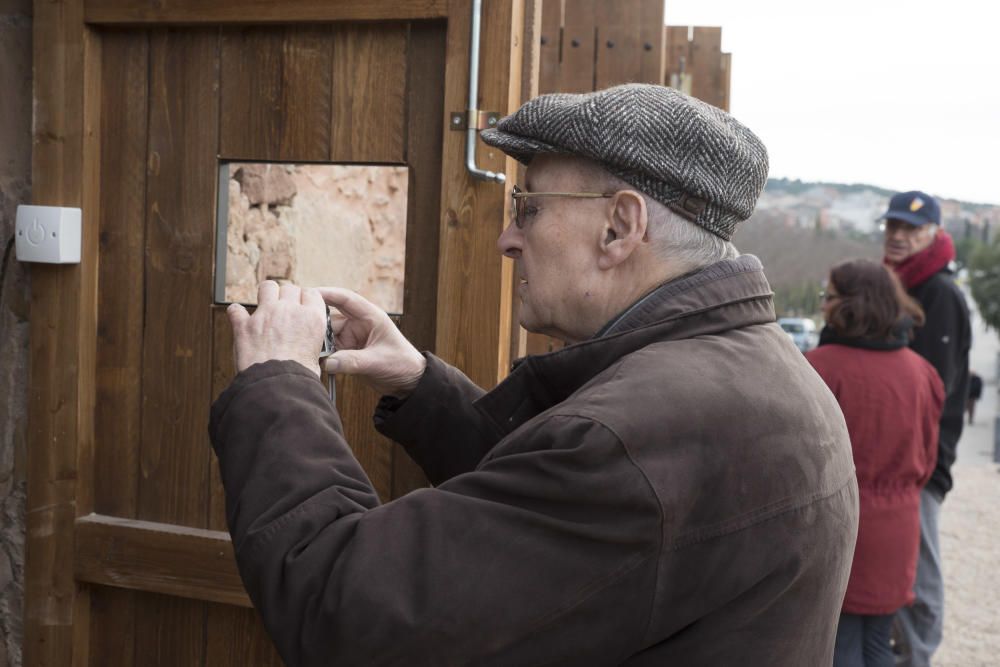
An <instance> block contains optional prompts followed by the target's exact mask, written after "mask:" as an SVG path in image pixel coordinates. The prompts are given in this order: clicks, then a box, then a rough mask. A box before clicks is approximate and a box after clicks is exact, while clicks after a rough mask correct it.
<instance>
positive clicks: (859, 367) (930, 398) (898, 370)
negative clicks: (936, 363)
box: [806, 259, 944, 667]
mask: <svg viewBox="0 0 1000 667" xmlns="http://www.w3.org/2000/svg"><path fill="white" fill-rule="evenodd" d="M822 308H823V316H824V318H825V319H826V327H824V329H823V331H822V332H821V334H820V341H819V347H817V348H816V349H814V350H812V351H810V352H808V353H806V358H807V359H808V360H809V362H810V363H811V364H812V365H813V368H815V369H816V371H817V372H818V373H819V374H820V376H821V377H822V378H823V380H825V381H826V384H827V385H828V386H829V387H830V390H831V391H832V392H833V394H834V395H835V396H836V397H837V400H838V401H839V403H840V407H841V409H842V410H843V411H844V418H845V420H846V421H847V430H848V431H849V432H850V435H851V447H852V449H853V451H854V466H855V468H856V470H857V475H858V488H859V491H860V497H861V516H860V520H859V525H858V542H857V546H856V548H855V550H854V563H853V565H852V567H851V577H850V580H849V582H848V584H847V593H846V595H845V597H844V605H843V609H842V610H841V615H840V624H839V626H838V628H837V641H836V648H835V650H834V666H835V667H848V666H850V667H854V666H865V667H875V666H877V667H881V666H882V665H887V666H888V665H893V664H894V659H893V655H892V648H891V646H890V634H891V628H892V618H893V615H894V614H895V612H896V610H897V609H899V608H900V607H902V606H904V605H907V604H910V603H911V602H912V601H913V581H914V577H915V575H916V568H917V552H918V549H919V544H920V491H921V489H922V488H923V487H924V484H926V483H927V480H928V479H929V478H930V476H931V473H932V472H933V471H934V466H935V464H936V462H937V440H938V420H939V419H940V416H941V408H942V404H943V402H944V385H943V384H942V382H941V378H940V377H938V374H937V371H935V370H934V367H933V366H931V365H930V364H929V363H928V362H927V361H925V360H924V359H923V358H922V357H920V355H918V354H917V353H915V352H913V351H912V350H910V349H909V348H908V347H907V340H908V334H909V331H910V329H911V328H912V327H913V326H919V325H921V324H923V318H924V315H923V311H922V310H921V308H920V305H919V304H918V303H917V302H916V301H914V300H913V299H912V298H911V297H909V296H908V295H907V294H906V292H905V291H904V290H903V287H902V285H901V284H900V282H899V279H898V278H897V277H896V276H895V275H894V274H893V273H892V271H890V270H888V269H887V268H886V267H885V266H883V265H881V264H878V263H876V262H872V261H869V260H864V259H858V260H850V261H847V262H843V263H841V264H838V265H836V266H834V267H833V269H831V270H830V277H829V280H828V281H827V289H826V293H825V295H824V300H823V306H822Z"/></svg>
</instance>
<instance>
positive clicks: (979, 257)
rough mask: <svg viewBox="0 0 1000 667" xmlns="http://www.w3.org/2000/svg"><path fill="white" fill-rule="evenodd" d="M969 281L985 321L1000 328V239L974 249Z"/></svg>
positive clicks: (973, 296) (970, 263)
mask: <svg viewBox="0 0 1000 667" xmlns="http://www.w3.org/2000/svg"><path fill="white" fill-rule="evenodd" d="M969 283H970V286H971V287H972V298H973V299H975V300H976V306H977V307H978V308H979V315H980V316H981V317H982V318H983V321H984V322H985V323H986V324H987V326H990V327H993V328H994V329H1000V240H995V241H994V242H993V243H991V244H989V245H986V244H981V245H979V246H978V247H977V248H975V249H974V250H973V251H972V257H971V259H970V262H969Z"/></svg>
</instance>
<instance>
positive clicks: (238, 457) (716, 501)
mask: <svg viewBox="0 0 1000 667" xmlns="http://www.w3.org/2000/svg"><path fill="white" fill-rule="evenodd" d="M483 140H484V141H486V142H487V143H489V144H492V145H494V146H498V147H500V148H501V149H502V150H504V151H506V152H507V153H508V154H510V155H512V156H514V157H515V158H517V159H519V160H521V161H523V162H525V163H526V164H528V169H527V176H526V181H525V183H524V184H523V185H524V190H523V191H522V190H521V189H520V188H518V189H515V191H514V192H513V197H514V200H513V204H512V208H513V212H514V215H513V220H512V222H511V224H510V225H509V226H508V227H507V229H506V230H505V231H504V232H503V234H502V235H501V236H500V239H499V242H498V245H499V247H500V250H501V251H502V252H503V253H505V254H506V255H507V256H509V257H511V258H513V259H514V260H515V262H516V264H517V270H518V274H519V276H520V278H521V282H520V285H519V287H518V291H519V296H520V298H521V301H522V307H521V311H520V312H521V318H522V319H521V321H522V323H523V324H524V326H525V327H526V328H528V329H529V330H532V331H540V332H545V333H548V334H551V335H554V336H560V337H561V338H563V339H565V340H566V341H568V342H569V343H572V344H571V345H569V346H567V347H566V348H564V349H562V350H560V351H557V352H553V353H551V354H547V355H542V356H537V357H529V358H527V359H525V360H523V361H522V362H521V363H520V364H518V365H517V366H516V368H515V369H514V370H513V371H512V373H511V374H510V376H509V377H508V378H507V379H506V380H505V381H504V382H503V383H501V384H500V385H499V386H498V387H496V388H495V389H494V390H493V391H491V392H489V393H485V392H484V391H483V390H482V389H480V388H478V387H476V386H474V385H473V384H472V382H471V381H470V380H469V379H468V378H466V377H465V376H464V375H462V373H461V372H459V371H458V370H457V369H455V368H452V367H450V366H448V365H447V364H445V363H444V362H443V361H441V360H440V359H438V358H436V357H435V356H434V355H432V354H420V353H418V352H417V351H416V350H415V349H413V347H412V346H410V345H409V343H407V341H406V340H405V339H404V338H403V337H402V335H401V334H400V333H399V332H398V331H397V330H396V329H395V327H394V326H393V325H392V323H391V322H390V320H389V319H388V317H387V316H386V315H385V314H384V313H382V312H381V311H379V310H378V309H377V308H375V307H374V306H372V305H371V304H370V303H368V302H366V301H364V300H363V299H361V298H360V297H358V296H357V295H354V294H352V293H350V292H347V291H345V290H341V289H323V290H319V291H314V290H306V291H302V290H299V289H298V288H296V287H293V286H283V287H281V288H280V289H279V288H278V286H277V285H274V284H273V283H271V284H269V283H265V284H264V285H262V287H261V290H260V306H259V307H258V309H257V311H256V312H255V314H254V315H253V316H252V317H251V316H249V315H247V313H246V311H244V310H243V309H242V308H241V307H239V306H233V307H232V308H231V310H230V317H231V320H232V322H233V326H234V330H235V335H236V352H237V360H238V367H239V370H240V373H239V375H238V376H237V378H236V379H235V380H234V381H233V384H232V385H231V386H230V387H229V389H227V391H226V392H225V393H224V394H223V395H222V396H221V397H220V398H219V400H218V402H217V403H216V405H215V406H213V410H212V422H211V426H210V429H211V434H212V441H213V444H214V447H215V449H216V452H217V453H218V456H219V461H220V467H221V470H222V475H223V481H224V483H225V487H226V496H227V508H228V515H229V525H230V529H231V531H232V535H233V542H234V544H235V550H236V557H237V559H238V561H239V565H240V571H241V573H242V575H243V578H244V582H245V583H246V587H247V590H248V591H249V593H250V596H251V598H252V599H253V601H254V603H255V605H256V607H257V608H258V609H259V610H260V613H261V615H262V616H263V619H264V622H265V625H266V626H267V628H268V630H269V631H270V633H271V635H272V636H273V638H274V640H275V642H276V643H277V645H278V647H279V650H280V651H281V654H282V656H283V657H284V658H285V660H286V661H287V663H288V664H289V665H291V666H297V665H329V664H336V665H397V664H398V665H503V666H516V665H542V664H545V665H583V666H588V667H589V666H595V665H688V666H691V665H695V666H696V665H731V664H741V665H769V666H774V665H788V666H795V667H801V666H802V665H810V666H814V665H824V664H826V665H829V664H830V663H831V660H832V654H833V640H834V634H835V630H836V625H837V618H838V615H839V612H840V605H841V601H842V599H843V595H844V590H845V587H846V584H847V578H848V574H849V570H850V563H851V555H852V552H853V548H854V541H855V534H856V527H857V516H858V514H857V513H858V506H857V484H856V481H855V476H854V468H853V464H852V460H851V450H850V444H849V441H848V435H847V431H846V427H845V425H844V419H843V416H842V415H841V412H840V409H839V408H838V406H837V403H836V401H835V400H834V398H833V396H832V395H831V394H830V393H829V392H828V391H827V389H826V387H825V386H824V384H823V382H822V380H820V379H819V377H818V376H817V375H816V374H815V373H814V372H813V371H812V370H811V369H810V368H809V366H808V364H807V363H806V361H805V360H804V359H803V358H802V355H801V354H800V353H799V352H798V350H797V349H796V348H795V347H794V346H793V345H792V343H791V341H789V340H788V337H787V336H786V335H785V334H784V332H782V330H781V329H780V328H779V327H778V326H777V325H776V324H775V318H774V311H773V305H772V301H771V290H770V288H769V286H768V284H767V281H766V280H765V278H764V275H763V273H762V270H761V265H760V263H759V262H758V260H757V259H756V258H754V257H752V256H744V257H739V256H738V253H737V252H736V250H735V248H734V247H733V246H732V245H731V244H730V237H731V235H732V233H733V230H734V228H735V226H736V224H737V223H738V222H740V221H741V220H744V219H745V218H747V217H749V216H750V214H751V212H752V210H753V206H754V203H755V201H756V198H757V196H758V195H759V193H760V190H761V189H762V188H763V186H764V182H765V179H766V175H767V157H766V152H765V150H764V147H763V145H762V144H761V143H760V141H759V140H758V139H757V138H756V137H755V136H754V135H753V134H752V133H751V132H750V131H749V130H747V129H746V128H745V127H743V126H742V125H740V124H739V123H738V122H736V121H735V120H734V119H733V118H731V117H730V116H729V115H728V114H726V113H724V112H722V111H720V110H718V109H716V108H714V107H710V106H708V105H706V104H704V103H701V102H699V101H697V100H694V99H692V98H689V97H687V96H685V95H682V94H681V93H678V92H676V91H674V90H671V89H667V88H662V87H657V86H641V85H630V86H623V87H618V88H612V89H609V90H606V91H602V92H598V93H593V94H588V95H548V96H543V97H540V98H537V99H535V100H532V101H531V102H528V103H527V104H525V105H524V106H523V107H522V108H521V109H520V110H518V111H517V112H516V113H515V114H513V115H512V116H510V117H508V118H506V119H504V120H502V121H501V122H500V124H499V126H498V128H497V129H496V130H495V131H488V132H484V133H483ZM321 297H322V298H321ZM324 299H325V301H326V302H327V303H328V304H331V305H333V306H335V307H336V308H337V309H338V310H339V311H340V315H339V316H336V317H335V322H334V328H335V330H336V331H337V333H338V335H337V338H338V342H339V343H340V345H341V346H342V348H343V349H342V350H341V351H339V352H337V353H336V354H334V355H333V356H332V357H331V358H330V359H329V361H327V362H326V364H327V369H328V370H330V371H335V372H341V373H355V374H359V375H361V376H363V377H365V378H367V379H368V381H369V382H370V383H371V384H372V385H373V386H374V387H375V388H376V389H377V390H378V391H380V392H382V393H383V394H384V395H385V398H383V400H382V402H381V403H380V405H379V408H378V410H377V414H376V424H377V426H378V428H379V429H380V430H381V431H382V432H383V433H385V434H386V435H388V436H390V437H392V438H394V439H395V440H397V441H398V442H400V443H402V444H403V445H404V446H406V448H407V450H408V452H409V453H410V455H411V456H413V458H414V459H415V460H416V461H417V462H418V463H419V464H420V465H421V466H422V467H423V469H424V470H425V471H426V473H427V475H428V477H429V479H430V480H431V481H432V482H433V483H434V485H435V486H434V488H429V489H423V490H419V491H416V492H414V493H410V494H409V495H406V496H404V497H403V498H400V499H398V500H395V501H393V502H390V503H387V504H385V505H380V504H379V501H378V498H377V497H376V495H375V493H374V491H373V490H372V488H371V485H370V484H369V482H368V480H367V479H366V477H365V474H364V472H363V471H362V470H361V468H360V467H359V466H358V463H357V462H356V461H355V459H354V458H353V457H352V456H351V452H350V449H349V448H348V446H347V443H345V442H344V440H343V437H342V434H341V428H340V421H339V418H338V416H337V414H336V412H335V410H334V408H333V406H331V405H330V402H329V399H328V397H327V394H326V392H325V390H324V388H323V386H322V385H321V383H320V382H319V379H318V376H319V370H320V369H319V366H318V364H317V353H318V350H319V342H318V341H319V339H320V338H321V336H322V332H323V327H324V313H325V309H324Z"/></svg>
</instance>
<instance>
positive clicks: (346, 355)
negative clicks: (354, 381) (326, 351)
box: [323, 350, 364, 375]
mask: <svg viewBox="0 0 1000 667" xmlns="http://www.w3.org/2000/svg"><path fill="white" fill-rule="evenodd" d="M363 365H364V359H363V358H362V355H360V354H359V353H358V351H357V350H338V351H337V352H334V353H333V354H331V355H330V356H329V357H327V358H326V360H325V361H324V362H323V370H325V371H326V372H327V373H330V374H333V373H344V374H345V375H357V374H358V373H360V372H361V371H362V367H363Z"/></svg>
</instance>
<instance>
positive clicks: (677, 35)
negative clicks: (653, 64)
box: [663, 25, 691, 89]
mask: <svg viewBox="0 0 1000 667" xmlns="http://www.w3.org/2000/svg"><path fill="white" fill-rule="evenodd" d="M688 32H689V29H688V27H687V26H673V25H672V26H667V27H666V28H665V29H664V47H665V49H666V56H665V58H666V66H665V70H664V73H663V81H664V83H665V84H666V85H668V86H674V87H676V88H678V89H682V86H681V81H680V77H681V76H682V75H690V73H691V42H690V40H689V39H688Z"/></svg>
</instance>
